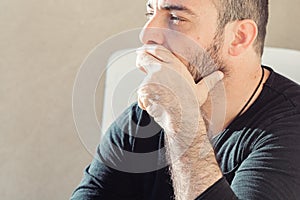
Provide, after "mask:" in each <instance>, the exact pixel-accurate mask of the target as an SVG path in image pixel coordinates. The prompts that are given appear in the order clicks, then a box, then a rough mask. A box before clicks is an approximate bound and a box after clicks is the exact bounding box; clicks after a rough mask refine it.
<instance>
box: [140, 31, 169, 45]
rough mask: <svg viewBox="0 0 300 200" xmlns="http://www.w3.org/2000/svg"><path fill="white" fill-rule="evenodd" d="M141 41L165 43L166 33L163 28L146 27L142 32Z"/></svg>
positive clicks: (145, 42) (144, 42)
mask: <svg viewBox="0 0 300 200" xmlns="http://www.w3.org/2000/svg"><path fill="white" fill-rule="evenodd" d="M140 41H141V42H142V43H143V44H160V45H162V44H163V43H164V33H163V29H162V28H144V29H143V30H142V31H141V33H140Z"/></svg>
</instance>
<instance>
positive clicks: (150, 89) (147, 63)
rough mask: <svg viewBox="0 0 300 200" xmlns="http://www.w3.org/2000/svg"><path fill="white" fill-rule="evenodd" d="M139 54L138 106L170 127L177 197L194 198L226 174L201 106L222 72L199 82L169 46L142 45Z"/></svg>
mask: <svg viewBox="0 0 300 200" xmlns="http://www.w3.org/2000/svg"><path fill="white" fill-rule="evenodd" d="M137 54H138V57H137V66H138V67H139V68H140V69H141V70H142V71H144V72H145V73H147V77H146V78H145V80H144V82H143V83H142V84H141V86H140V88H139V90H138V102H139V106H140V107H141V108H142V109H144V110H146V111H147V112H148V114H149V115H151V116H152V117H153V118H154V120H155V121H156V122H157V123H158V124H159V125H160V126H161V127H162V128H163V129H164V131H165V133H166V136H165V137H166V147H167V150H168V155H169V159H170V162H171V164H170V165H171V172H172V178H173V186H174V189H175V195H176V198H177V199H193V198H196V197H197V196H198V195H199V194H201V193H202V192H203V191H204V190H206V189H207V188H208V187H209V186H211V185H212V184H213V183H214V182H216V181H217V180H218V179H219V178H221V177H222V174H221V172H220V170H219V167H218V164H217V162H216V160H215V156H214V152H213V150H212V147H211V146H210V142H209V139H208V137H207V134H206V133H207V132H206V127H205V123H204V121H203V118H202V116H201V113H200V107H201V106H202V105H203V103H204V102H205V101H206V100H207V97H208V93H209V91H210V90H211V89H212V88H214V86H215V85H216V84H217V83H218V82H219V81H220V80H221V79H222V78H223V73H222V72H219V71H218V72H214V73H212V74H210V75H209V76H207V77H204V78H203V79H202V80H201V81H200V82H199V83H198V84H195V82H194V80H193V78H192V75H191V74H190V72H189V71H188V70H187V66H186V65H184V64H183V62H184V61H181V60H180V59H179V58H178V57H177V56H175V55H174V54H173V53H172V52H170V51H169V50H167V49H166V48H164V47H162V46H154V45H151V46H144V47H143V48H142V49H140V50H139V51H138V52H137ZM203 148H206V150H207V148H209V151H208V152H207V153H206V155H205V157H203V156H202V157H201V156H200V153H201V151H203Z"/></svg>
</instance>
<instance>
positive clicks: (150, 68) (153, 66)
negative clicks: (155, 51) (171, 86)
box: [136, 52, 162, 74]
mask: <svg viewBox="0 0 300 200" xmlns="http://www.w3.org/2000/svg"><path fill="white" fill-rule="evenodd" d="M136 66H137V67H138V68H139V69H140V70H142V71H144V72H145V73H147V74H151V73H155V72H158V71H160V70H161V66H162V62H161V61H160V60H158V59H156V58H155V57H153V56H152V55H150V54H148V53H146V52H138V53H137V58H136Z"/></svg>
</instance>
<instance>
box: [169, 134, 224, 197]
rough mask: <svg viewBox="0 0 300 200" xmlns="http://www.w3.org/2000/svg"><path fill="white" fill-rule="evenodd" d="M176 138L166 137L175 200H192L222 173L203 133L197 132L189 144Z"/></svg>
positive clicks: (172, 136) (182, 136)
mask: <svg viewBox="0 0 300 200" xmlns="http://www.w3.org/2000/svg"><path fill="white" fill-rule="evenodd" d="M176 135H177V136H179V135H178V134H175V136H174V134H166V146H167V151H168V155H169V159H170V161H171V164H170V168H171V174H172V180H173V187H174V191H175V197H176V200H191V199H195V198H197V197H198V196H199V195H200V194H201V193H203V192H204V191H205V190H206V189H208V188H209V187H210V186H211V185H213V184H214V183H215V182H216V181H218V180H219V179H220V178H221V177H222V173H221V171H220V168H219V165H218V163H217V161H216V159H215V154H214V151H213V149H212V146H211V144H210V142H209V139H208V137H207V135H206V131H205V130H201V131H199V132H198V133H197V134H196V136H195V137H194V139H193V141H192V142H190V144H188V143H189V142H186V141H185V140H184V134H183V133H181V134H180V137H176ZM186 145H188V146H186ZM182 151H183V152H182ZM181 152H182V153H181ZM180 154H181V155H180Z"/></svg>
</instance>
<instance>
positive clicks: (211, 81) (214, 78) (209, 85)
mask: <svg viewBox="0 0 300 200" xmlns="http://www.w3.org/2000/svg"><path fill="white" fill-rule="evenodd" d="M223 77H224V74H223V72H221V71H215V72H213V73H211V74H210V75H208V76H206V77H204V78H203V79H202V80H201V81H200V82H199V83H198V84H197V85H196V88H197V94H198V99H199V101H200V102H201V104H202V103H204V102H205V101H206V99H207V97H208V93H209V92H210V91H211V90H212V89H213V88H214V87H215V86H216V84H217V83H218V82H219V81H220V80H222V79H223Z"/></svg>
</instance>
